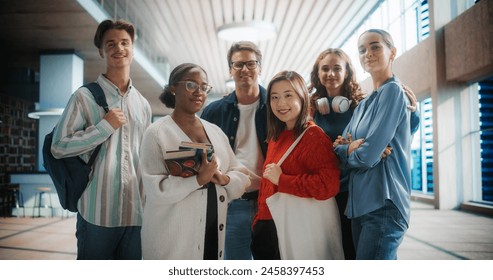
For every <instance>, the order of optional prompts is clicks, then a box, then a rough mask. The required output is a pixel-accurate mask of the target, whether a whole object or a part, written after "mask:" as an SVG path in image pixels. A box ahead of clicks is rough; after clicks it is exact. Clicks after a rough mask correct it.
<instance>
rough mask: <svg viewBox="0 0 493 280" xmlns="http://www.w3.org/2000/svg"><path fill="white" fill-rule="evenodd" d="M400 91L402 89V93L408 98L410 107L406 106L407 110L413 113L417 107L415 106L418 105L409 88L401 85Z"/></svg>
mask: <svg viewBox="0 0 493 280" xmlns="http://www.w3.org/2000/svg"><path fill="white" fill-rule="evenodd" d="M402 89H404V93H405V94H406V96H407V98H409V102H411V104H410V105H407V108H408V109H409V110H411V112H415V111H416V110H417V109H418V106H417V105H416V104H417V103H418V99H417V98H416V95H415V94H414V92H413V91H412V90H411V88H410V87H408V86H406V85H405V84H402Z"/></svg>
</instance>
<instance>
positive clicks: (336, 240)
mask: <svg viewBox="0 0 493 280" xmlns="http://www.w3.org/2000/svg"><path fill="white" fill-rule="evenodd" d="M307 130H308V129H305V131H303V133H302V134H301V135H300V136H299V137H298V138H297V139H296V141H295V142H294V143H293V144H292V145H291V147H289V149H288V150H287V151H286V153H285V154H284V155H283V157H282V158H281V159H280V160H279V162H278V163H277V165H278V166H280V165H281V164H282V163H283V161H284V159H286V157H287V156H288V155H289V154H290V153H291V151H292V150H293V149H294V147H295V146H296V145H297V144H298V142H299V141H300V140H301V138H302V137H303V135H304V133H305V132H306V131H307ZM266 202H267V206H268V207H269V210H270V212H271V214H272V218H273V219H274V223H275V225H276V229H277V237H278V240H279V250H280V253H281V259H283V260H342V259H344V251H343V248H342V234H341V223H340V220H339V210H338V208H337V203H336V200H335V198H334V197H332V198H329V199H327V200H316V199H314V198H303V197H298V196H295V195H291V194H287V193H281V192H277V193H275V194H273V195H272V196H270V197H268V198H267V200H266Z"/></svg>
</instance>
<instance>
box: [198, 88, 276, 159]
mask: <svg viewBox="0 0 493 280" xmlns="http://www.w3.org/2000/svg"><path fill="white" fill-rule="evenodd" d="M259 90H260V100H259V106H258V108H257V112H256V113H255V128H256V130H257V138H258V142H259V144H260V149H261V150H262V154H263V156H264V158H265V155H266V154H267V142H266V139H267V106H266V105H265V102H266V98H267V92H266V90H265V88H263V87H262V86H260V85H259ZM200 117H201V118H202V119H204V120H207V121H209V122H211V123H214V124H216V125H217V126H219V127H220V128H221V129H222V130H223V131H224V133H225V134H226V135H227V136H228V140H229V144H230V146H231V148H232V149H233V150H234V148H235V139H236V131H237V130H238V121H239V119H240V110H239V109H238V98H237V97H236V90H235V91H233V92H232V93H231V94H229V95H227V96H225V97H223V98H221V99H219V100H216V101H214V102H212V103H211V104H209V105H207V107H205V108H204V110H203V112H202V115H201V116H200Z"/></svg>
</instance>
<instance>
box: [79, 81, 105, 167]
mask: <svg viewBox="0 0 493 280" xmlns="http://www.w3.org/2000/svg"><path fill="white" fill-rule="evenodd" d="M82 87H85V88H87V89H88V90H89V91H90V92H91V93H92V95H93V96H94V99H95V100H96V103H97V104H98V105H99V106H101V107H103V109H104V111H105V112H106V113H108V111H109V109H108V103H107V102H106V97H105V96H104V91H103V89H102V88H101V86H100V85H99V84H98V83H96V82H92V83H88V84H85V85H83V86H82ZM102 145H103V143H101V144H99V145H98V146H97V147H96V149H94V152H93V153H92V155H91V158H90V159H89V162H88V163H87V164H88V165H89V166H92V164H93V163H94V161H95V160H96V156H97V155H98V154H99V150H101V146H102Z"/></svg>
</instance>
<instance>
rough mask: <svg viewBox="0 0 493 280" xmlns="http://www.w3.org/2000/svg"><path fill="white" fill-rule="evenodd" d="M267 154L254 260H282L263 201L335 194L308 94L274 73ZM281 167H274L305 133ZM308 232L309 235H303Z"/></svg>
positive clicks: (290, 77) (335, 173)
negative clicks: (284, 195)
mask: <svg viewBox="0 0 493 280" xmlns="http://www.w3.org/2000/svg"><path fill="white" fill-rule="evenodd" d="M267 127H268V133H267V141H268V150H267V155H266V158H265V162H264V173H263V178H262V180H261V184H260V193H259V198H258V212H257V215H256V217H255V220H254V225H253V241H252V252H253V256H254V258H255V259H280V258H281V255H280V252H279V245H278V238H277V231H276V226H275V224H274V221H273V219H272V215H271V213H270V211H269V208H268V206H267V204H266V199H267V198H268V197H269V196H271V195H273V194H274V193H276V192H282V193H288V194H292V195H296V196H299V197H306V198H308V197H312V198H315V199H317V200H326V199H329V198H331V197H334V196H335V195H336V194H337V193H338V192H339V174H340V171H339V167H338V164H339V162H338V160H337V158H336V156H335V154H334V151H333V148H332V140H331V139H330V138H329V137H328V136H327V135H326V134H325V133H324V131H323V130H322V129H321V128H320V127H318V126H317V125H315V123H314V122H313V121H312V119H311V116H310V100H309V96H308V89H307V87H306V85H305V81H304V80H303V78H302V77H301V76H300V75H299V74H298V73H296V72H293V71H283V72H280V73H278V74H277V75H276V76H275V77H274V78H273V79H272V81H271V82H270V83H269V86H268V87H267ZM305 129H308V130H307V131H306V133H305V134H304V136H303V137H302V138H301V141H300V142H299V143H298V144H297V145H296V147H295V148H294V149H293V150H292V152H291V153H290V154H289V156H288V157H287V158H286V159H285V161H284V162H283V163H282V165H281V166H278V165H277V164H276V163H277V162H278V161H279V160H280V159H281V157H282V156H283V155H284V153H285V152H286V151H287V150H288V148H289V147H290V146H291V144H293V142H294V141H295V140H296V138H298V136H299V135H300V134H301V133H302V132H303V131H304V130H305ZM306 230H307V231H310V229H306Z"/></svg>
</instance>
